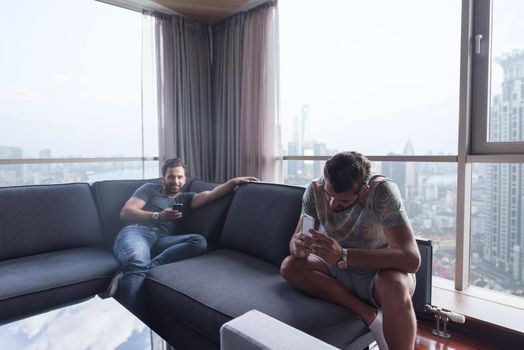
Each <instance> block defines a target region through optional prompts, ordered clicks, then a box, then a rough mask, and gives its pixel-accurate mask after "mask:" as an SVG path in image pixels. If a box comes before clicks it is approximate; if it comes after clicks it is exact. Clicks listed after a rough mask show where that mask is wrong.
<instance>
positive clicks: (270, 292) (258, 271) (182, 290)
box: [146, 249, 369, 347]
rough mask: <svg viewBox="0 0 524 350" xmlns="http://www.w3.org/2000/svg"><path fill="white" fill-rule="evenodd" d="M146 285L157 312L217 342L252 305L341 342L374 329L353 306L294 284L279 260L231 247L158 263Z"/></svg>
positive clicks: (316, 333) (308, 331) (325, 337)
mask: <svg viewBox="0 0 524 350" xmlns="http://www.w3.org/2000/svg"><path fill="white" fill-rule="evenodd" d="M146 289H147V292H148V293H149V295H151V296H154V297H151V302H152V303H153V304H154V305H155V310H154V311H153V312H154V314H155V315H157V316H158V317H163V318H164V322H165V321H168V320H169V318H170V317H171V318H173V320H178V321H180V322H182V323H184V324H186V325H188V326H190V327H192V328H193V329H196V330H198V331H199V332H200V333H201V334H202V335H204V336H205V337H207V338H208V339H210V340H212V341H214V342H215V343H218V342H219V330H220V327H221V326H222V324H224V323H225V322H227V321H229V320H231V319H233V318H235V317H238V316H240V315H242V314H244V313H245V312H247V311H249V310H252V309H256V310H259V311H261V312H263V313H265V314H267V315H270V316H272V317H274V318H276V319H278V320H280V321H282V322H284V323H286V324H288V325H290V326H293V327H295V328H298V329H300V330H302V331H304V332H306V333H309V334H311V335H313V336H316V337H318V338H320V339H322V340H324V341H326V342H328V343H331V344H332V345H335V346H339V347H343V346H345V345H347V344H349V343H350V342H351V341H353V340H355V339H357V338H359V337H361V336H363V335H366V334H367V333H368V330H367V327H366V326H365V325H364V323H363V322H362V321H360V319H359V318H358V317H357V316H356V315H354V314H353V313H351V312H350V311H348V310H347V309H345V308H343V307H340V306H337V305H335V304H332V303H329V302H326V301H323V300H320V299H316V298H311V297H308V296H306V295H304V294H302V293H301V292H299V291H298V290H296V289H295V288H293V287H292V286H291V285H290V284H288V283H287V282H286V281H285V280H284V279H283V278H282V277H281V276H280V273H279V268H278V267H277V266H275V265H274V264H272V263H269V262H266V261H263V260H261V259H258V258H255V257H252V256H249V255H247V254H244V253H241V252H238V251H234V250H229V249H219V250H216V251H213V252H210V253H208V254H205V255H202V256H198V257H195V258H191V259H188V260H183V261H178V262H176V263H172V264H167V265H163V266H159V267H157V268H154V269H152V270H151V271H150V272H149V275H148V277H147V278H146ZM160 315H162V316H160ZM160 335H161V336H163V337H166V336H167V337H169V336H168V335H167V334H160ZM168 340H170V339H168ZM172 341H174V342H175V343H174V344H172V345H174V346H175V347H176V346H177V344H176V342H177V340H176V339H173V340H172ZM368 344H369V343H368Z"/></svg>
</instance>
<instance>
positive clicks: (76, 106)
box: [0, 0, 524, 157]
mask: <svg viewBox="0 0 524 350" xmlns="http://www.w3.org/2000/svg"><path fill="white" fill-rule="evenodd" d="M509 4H511V8H509ZM508 9H509V10H508ZM523 10H524V2H520V1H512V0H497V1H496V2H495V26H494V27H495V29H496V31H497V32H496V33H495V38H496V39H495V40H494V44H493V45H494V46H493V48H494V52H495V56H497V55H500V54H501V53H503V52H508V51H511V50H513V49H515V48H524V44H523V43H522V39H521V38H522V37H523V36H522V34H523V33H524V28H523V26H524V24H523V23H524V21H521V15H522V13H524V12H523ZM460 11H461V7H460V1H458V0H399V1H390V0H373V1H369V0H366V1H348V0H324V1H322V3H321V5H319V2H318V1H313V0H281V1H279V16H280V28H279V29H280V44H281V48H280V52H281V68H280V73H281V79H280V81H281V94H282V95H281V100H280V101H281V122H282V136H283V146H284V147H286V146H287V142H288V141H289V140H290V139H291V137H292V121H293V119H294V118H296V117H298V116H299V115H300V108H301V105H303V104H308V105H309V106H310V123H311V130H310V134H311V136H312V138H314V139H315V140H316V141H318V142H326V143H327V145H328V147H329V148H335V149H339V150H344V149H356V150H360V151H362V152H364V153H366V154H369V155H379V154H386V153H388V152H395V153H400V152H401V151H402V150H403V148H404V145H405V143H406V141H407V140H411V142H412V143H413V145H414V146H415V150H416V151H417V153H418V154H425V153H426V152H427V151H428V150H430V151H431V152H433V153H434V154H437V153H439V152H443V153H445V154H456V152H457V130H458V97H459V95H458V94H459V90H458V89H459V64H460V61H459V60H460V19H461V13H460ZM141 34H142V18H141V14H139V13H137V12H133V11H129V10H124V9H121V8H118V7H115V6H110V5H107V4H105V3H100V2H97V1H94V0H75V1H69V0H46V1H39V0H27V1H23V2H21V1H15V0H3V1H0V45H1V46H0V48H1V52H2V54H1V55H0V77H1V79H0V122H1V123H0V125H1V128H0V146H18V147H23V148H24V153H25V156H30V157H36V156H38V152H39V151H40V150H42V149H45V148H49V149H51V150H52V156H55V157H60V156H67V155H74V156H113V155H123V156H139V155H140V154H141V149H140V144H141V134H140V133H141V121H140V118H141V116H140V73H141ZM494 72H495V73H497V68H496V67H495V69H494ZM495 78H497V79H498V80H495V83H494V87H497V86H498V85H500V75H498V76H497V75H495ZM497 91H498V90H497ZM155 132H156V130H153V129H150V130H146V135H153V136H154V134H155ZM146 137H147V136H146ZM150 144H151V143H147V142H146V145H150ZM148 152H149V155H156V150H155V149H154V147H149V150H148ZM146 155H148V154H146Z"/></svg>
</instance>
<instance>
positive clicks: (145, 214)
mask: <svg viewBox="0 0 524 350" xmlns="http://www.w3.org/2000/svg"><path fill="white" fill-rule="evenodd" d="M152 215H153V213H152V212H149V211H145V210H142V209H128V208H124V209H122V211H121V212H120V220H122V221H123V222H126V223H148V222H151V221H152Z"/></svg>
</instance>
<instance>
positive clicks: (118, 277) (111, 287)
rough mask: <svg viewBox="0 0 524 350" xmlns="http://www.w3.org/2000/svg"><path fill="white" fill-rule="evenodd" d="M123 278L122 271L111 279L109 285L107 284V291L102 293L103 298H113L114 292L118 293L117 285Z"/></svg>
mask: <svg viewBox="0 0 524 350" xmlns="http://www.w3.org/2000/svg"><path fill="white" fill-rule="evenodd" d="M123 276H124V273H123V272H122V271H118V273H117V274H116V275H115V276H114V277H113V279H112V280H111V283H109V287H107V291H106V292H105V293H104V297H105V298H112V297H113V296H115V294H116V292H117V291H118V285H119V284H120V280H121V279H122V277H123Z"/></svg>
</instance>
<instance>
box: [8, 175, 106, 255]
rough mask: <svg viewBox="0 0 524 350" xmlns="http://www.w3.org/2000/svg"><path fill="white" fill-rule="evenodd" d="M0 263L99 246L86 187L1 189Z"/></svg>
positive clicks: (94, 211) (98, 232)
mask: <svg viewBox="0 0 524 350" xmlns="http://www.w3.org/2000/svg"><path fill="white" fill-rule="evenodd" d="M0 213H2V215H1V216H0V260H5V259H10V258H17V257H20V256H27V255H33V254H39V253H43V252H48V251H52V250H59V249H67V248H75V247H82V246H90V245H95V244H100V243H101V242H102V230H101V226H100V221H99V219H98V214H97V209H96V206H95V202H94V200H93V196H92V194H91V190H90V188H89V185H88V184H86V183H77V184H65V185H39V186H19V187H6V188H0Z"/></svg>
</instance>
